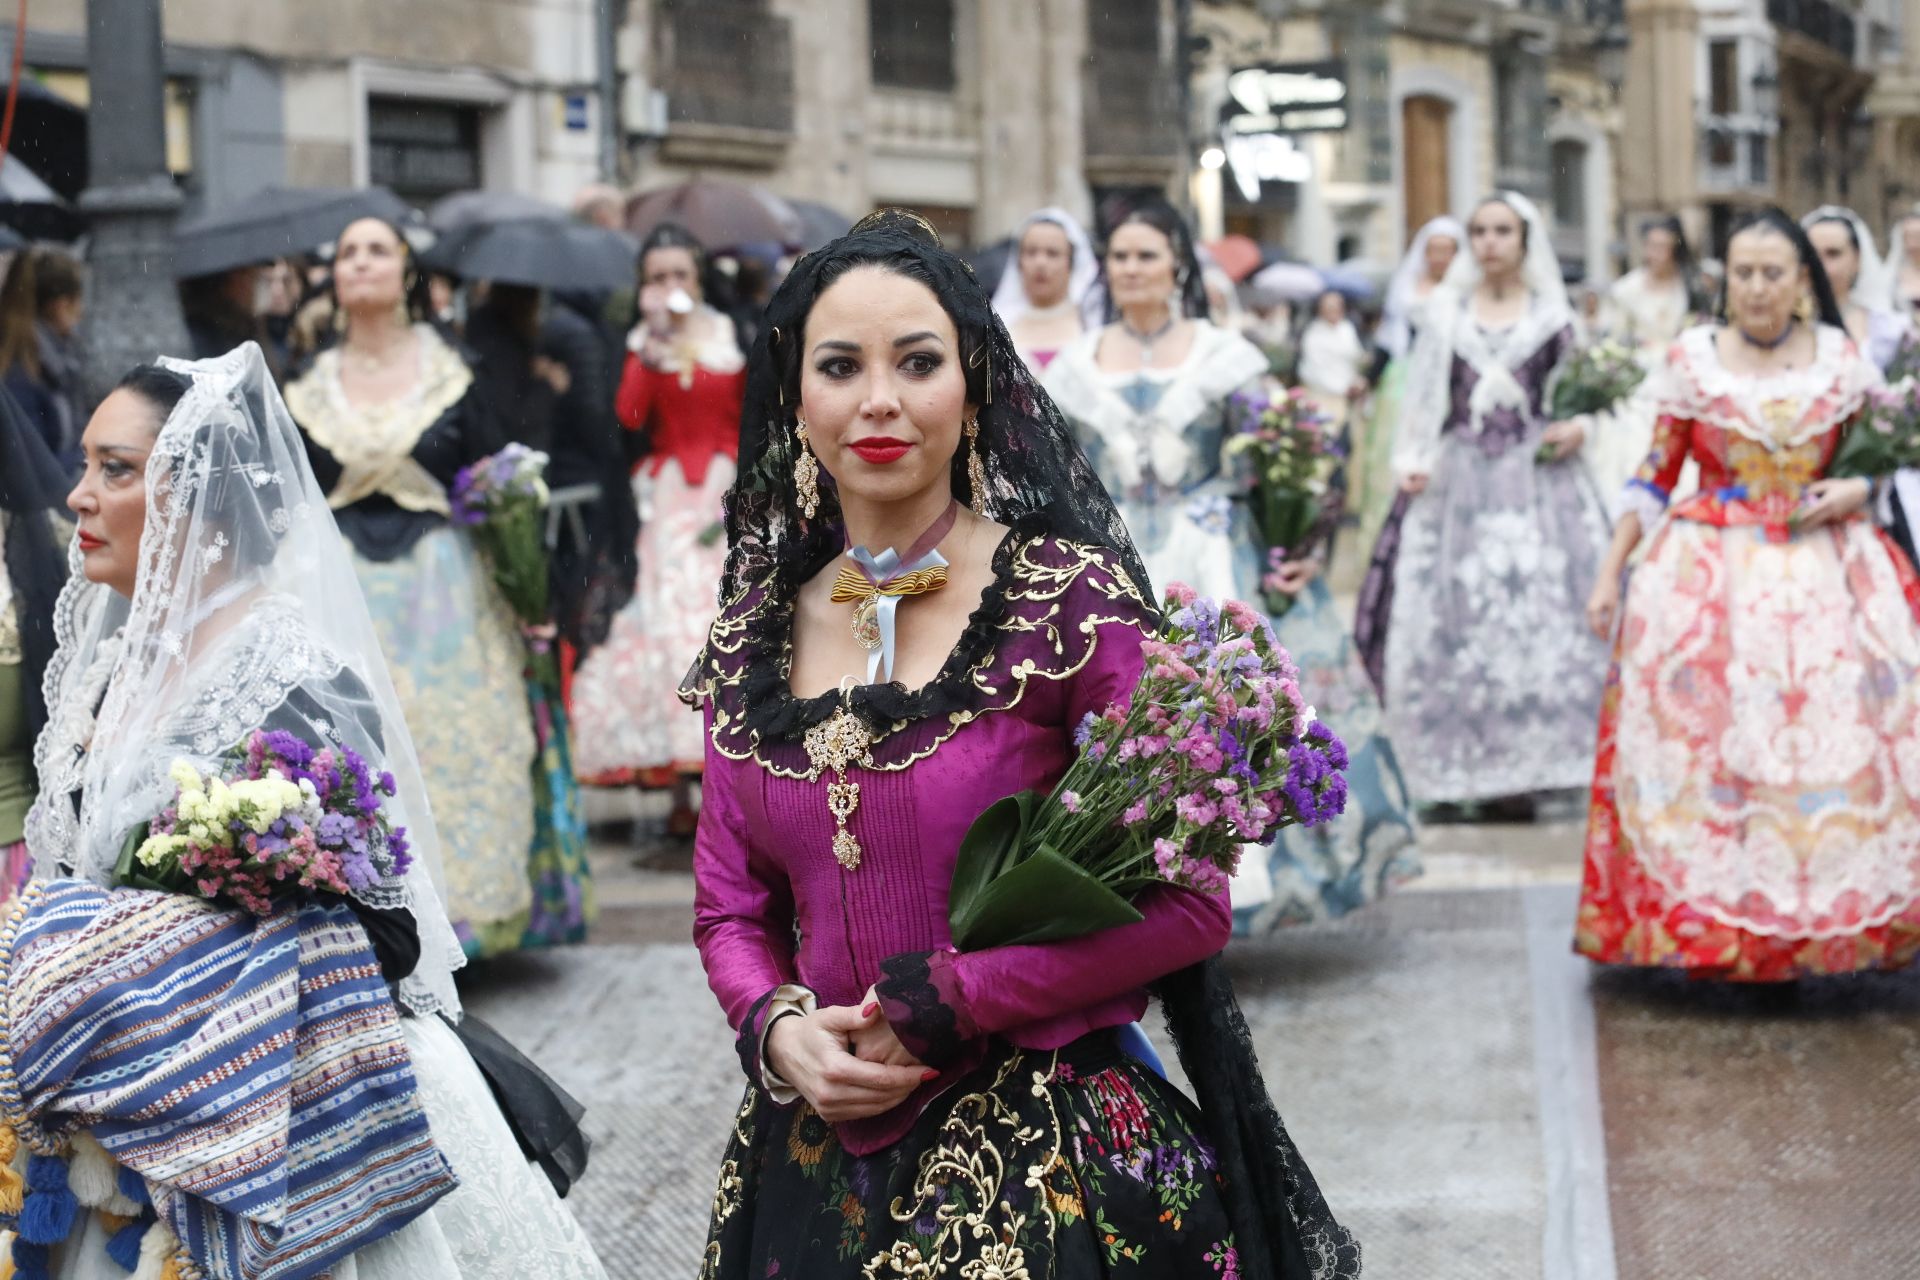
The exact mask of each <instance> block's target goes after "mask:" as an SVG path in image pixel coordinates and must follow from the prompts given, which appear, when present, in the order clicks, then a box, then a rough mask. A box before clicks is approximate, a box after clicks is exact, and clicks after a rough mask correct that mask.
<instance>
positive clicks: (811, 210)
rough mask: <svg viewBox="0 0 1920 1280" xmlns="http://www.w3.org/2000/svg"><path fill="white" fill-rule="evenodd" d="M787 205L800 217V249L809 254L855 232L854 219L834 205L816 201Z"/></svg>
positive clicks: (796, 202) (796, 201) (798, 201)
mask: <svg viewBox="0 0 1920 1280" xmlns="http://www.w3.org/2000/svg"><path fill="white" fill-rule="evenodd" d="M787 203H788V204H790V205H792V206H793V211H794V212H795V213H797V214H799V215H800V247H801V248H802V249H804V250H806V251H807V252H808V253H812V252H813V251H814V250H815V249H818V248H819V247H820V246H822V245H824V244H828V243H830V242H832V241H834V240H838V239H839V238H840V237H841V236H843V235H845V234H847V232H849V231H851V230H853V219H852V218H849V217H848V216H847V215H846V214H844V213H842V212H840V211H839V210H838V209H836V208H834V207H833V206H832V205H829V204H821V203H819V202H818V201H814V200H789V201H787Z"/></svg>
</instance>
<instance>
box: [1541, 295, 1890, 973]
mask: <svg viewBox="0 0 1920 1280" xmlns="http://www.w3.org/2000/svg"><path fill="white" fill-rule="evenodd" d="M1715 332H1716V331H1715V330H1714V329H1712V328H1697V329H1692V330H1689V331H1688V332H1687V333H1685V334H1683V335H1682V336H1681V338H1680V340H1679V341H1678V342H1676V343H1675V344H1674V346H1673V349H1672V351H1671V353H1670V355H1669V356H1668V362H1667V368H1666V371H1665V373H1664V374H1663V375H1662V378H1663V381H1664V386H1663V387H1662V388H1661V393H1660V401H1659V416H1658V420H1657V425H1656V427H1655V431H1654V442H1653V449H1652V452H1651V453H1650V454H1649V455H1648V457H1647V460H1646V463H1645V465H1643V466H1642V467H1641V469H1640V472H1639V474H1638V476H1637V477H1636V478H1635V479H1634V480H1633V481H1632V483H1631V485H1630V487H1629V501H1628V506H1629V507H1630V508H1633V509H1635V510H1636V512H1637V514H1639V515H1640V516H1641V519H1642V521H1643V523H1644V524H1646V526H1647V527H1649V528H1653V526H1654V521H1655V520H1656V519H1658V517H1659V515H1660V512H1661V511H1662V509H1664V508H1665V507H1666V503H1667V496H1668V494H1669V493H1670V491H1671V488H1672V486H1673V484H1674V482H1675V480H1676V479H1677V478H1678V476H1679V474H1680V468H1681V466H1682V464H1683V463H1684V462H1686V460H1687V459H1688V458H1690V457H1691V458H1692V459H1694V461H1695V462H1697V463H1698V465H1699V468H1700V490H1699V492H1697V493H1695V494H1694V495H1692V496H1691V497H1688V498H1686V499H1683V500H1682V501H1681V502H1679V503H1678V504H1677V505H1675V506H1674V508H1673V509H1672V511H1671V512H1669V513H1667V518H1666V520H1665V521H1664V523H1661V524H1660V525H1659V527H1658V528H1655V529H1654V531H1653V534H1652V537H1651V541H1650V544H1649V547H1648V551H1647V555H1646V558H1645V560H1644V562H1643V563H1642V564H1641V565H1640V566H1639V567H1638V568H1637V569H1635V570H1634V573H1633V578H1632V581H1631V584H1630V586H1629V589H1628V591H1627V593H1626V599H1625V605H1624V610H1623V617H1622V621H1621V626H1620V633H1619V637H1618V639H1617V641H1616V645H1615V649H1614V663H1613V669H1612V673H1611V676H1610V678H1609V680H1608V685H1607V693H1606V698H1605V701H1604V703H1603V705H1602V709H1601V713H1600V743H1599V753H1598V758H1597V760H1596V761H1595V767H1594V781H1593V807H1592V815H1591V819H1590V821H1589V824H1588V828H1587V847H1586V871H1585V876H1584V881H1583V885H1582V890H1581V901H1580V916H1579V925H1578V932H1577V936H1576V939H1575V948H1576V950H1578V951H1580V952H1582V953H1584V954H1585V955H1587V956H1590V957H1592V958H1593V959H1595V960H1601V961H1607V962H1611V963H1618V964H1634V965H1662V966H1671V967H1678V968H1684V969H1687V970H1689V971H1691V972H1693V973H1696V974H1698V975H1700V976H1703V977H1716V978H1726V979H1732V980H1736V981H1749V982H1778V981H1786V980H1790V979H1793V978H1798V977H1801V976H1804V975H1809V974H1832V973H1850V972H1854V971H1856V970H1863V969H1890V968H1897V967H1899V966H1902V965H1905V964H1907V963H1908V962H1909V961H1911V960H1912V959H1913V957H1914V955H1915V953H1916V952H1917V951H1920V622H1916V615H1920V580H1916V578H1915V575H1914V572H1913V570H1912V569H1911V567H1910V566H1908V565H1907V564H1906V563H1905V561H1904V560H1903V559H1902V558H1901V556H1900V555H1899V554H1898V553H1897V551H1896V550H1895V549H1894V547H1893V544H1892V543H1891V542H1890V541H1889V540H1888V539H1887V538H1886V536H1885V535H1884V534H1882V533H1880V532H1878V531H1876V530H1875V529H1874V528H1873V526H1872V525H1871V524H1870V523H1869V522H1868V521H1867V520H1866V519H1865V518H1864V517H1855V518H1853V519H1850V520H1846V521H1843V522H1840V523H1837V524H1830V525H1826V526H1822V527H1817V528H1811V529H1805V530H1797V529H1796V528H1795V527H1794V525H1793V516H1794V513H1795V511H1796V510H1797V509H1798V507H1799V505H1800V503H1801V501H1802V499H1803V497H1804V495H1805V493H1806V490H1807V487H1808V485H1810V484H1811V483H1813V482H1814V481H1816V480H1818V479H1820V478H1821V477H1822V476H1824V475H1825V474H1826V469H1827V466H1828V464H1829V462H1830V461H1831V459H1832V458H1833V455H1834V452H1835V449H1836V448H1837V446H1838V445H1839V443H1840V440H1841V438H1842V436H1843V435H1844V434H1845V432H1846V431H1847V429H1848V428H1849V426H1850V425H1851V424H1852V423H1853V422H1854V421H1855V419H1856V418H1857V416H1858V414H1859V411H1860V409H1861V406H1862V404H1863V402H1864V398H1865V393H1866V391H1867V390H1868V388H1869V387H1871V386H1872V385H1873V384H1874V383H1876V382H1877V381H1878V375H1877V373H1876V371H1875V370H1874V368H1873V366H1872V365H1871V364H1870V363H1869V362H1868V361H1867V360H1865V359H1864V358H1863V357H1862V356H1861V354H1860V353H1859V351H1858V349H1857V348H1856V347H1855V346H1854V343H1853V341H1852V340H1851V339H1850V338H1848V337H1847V336H1846V335H1845V334H1844V333H1842V332H1840V331H1838V330H1835V329H1828V328H1823V329H1821V330H1820V332H1819V346H1818V354H1817V358H1816V359H1815V360H1814V362H1813V364H1812V365H1811V366H1810V367H1808V368H1806V369H1799V370H1793V371H1790V372H1786V373H1782V374H1780V375H1777V376H1774V377H1769V378H1753V377H1750V376H1747V375H1736V374H1733V373H1730V372H1728V371H1727V369H1726V368H1725V367H1724V366H1723V365H1722V364H1721V363H1720V359H1719V355H1718V351H1717V349H1716V347H1715V345H1714V335H1715Z"/></svg>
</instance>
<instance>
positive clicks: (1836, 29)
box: [1767, 0, 1859, 62]
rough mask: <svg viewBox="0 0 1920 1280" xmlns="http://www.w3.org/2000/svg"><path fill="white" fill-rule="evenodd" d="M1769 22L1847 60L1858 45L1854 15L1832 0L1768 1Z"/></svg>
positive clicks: (1850, 59)
mask: <svg viewBox="0 0 1920 1280" xmlns="http://www.w3.org/2000/svg"><path fill="white" fill-rule="evenodd" d="M1767 21H1768V22H1771V23H1772V24H1773V25H1774V26H1776V27H1779V28H1781V29H1782V30H1785V31H1794V32H1798V33H1799V34H1800V35H1803V36H1806V37H1807V38H1808V39H1810V40H1812V41H1814V42H1815V43H1817V44H1822V45H1825V46H1826V47H1827V48H1829V49H1831V50H1833V51H1834V52H1835V53H1837V54H1839V55H1840V56H1841V57H1843V58H1845V59H1846V60H1847V61H1848V62H1852V61H1853V60H1854V56H1855V54H1856V52H1857V51H1858V48H1859V36H1858V27H1857V24H1856V23H1855V22H1854V19H1853V15H1851V14H1849V13H1847V12H1846V11H1845V10H1843V9H1841V8H1840V7H1839V6H1838V5H1836V4H1834V3H1833V0H1767Z"/></svg>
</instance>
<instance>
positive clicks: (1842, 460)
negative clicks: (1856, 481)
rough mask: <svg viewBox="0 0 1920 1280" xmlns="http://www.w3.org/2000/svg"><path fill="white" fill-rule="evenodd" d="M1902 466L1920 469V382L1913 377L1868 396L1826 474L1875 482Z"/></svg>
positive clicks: (1869, 393) (1874, 391)
mask: <svg viewBox="0 0 1920 1280" xmlns="http://www.w3.org/2000/svg"><path fill="white" fill-rule="evenodd" d="M1902 467H1920V382H1916V381H1915V380H1914V379H1912V378H1908V379H1905V380H1903V381H1901V382H1896V383H1894V384H1893V385H1892V386H1888V387H1881V388H1877V389H1876V390H1873V391H1871V392H1868V393H1867V404H1866V408H1864V409H1863V410H1861V412H1860V416H1859V417H1857V418H1855V419H1854V423H1853V426H1851V427H1850V428H1848V430H1847V434H1846V437H1845V438H1844V439H1843V440H1841V441H1840V447H1839V449H1837V450H1836V451H1835V452H1834V456H1833V462H1832V464H1831V465H1830V466H1829V467H1828V468H1827V474H1828V475H1830V476H1848V477H1864V478H1866V479H1873V478H1875V477H1878V476H1885V475H1892V474H1893V473H1894V472H1896V471H1898V470H1900V469H1901V468H1902Z"/></svg>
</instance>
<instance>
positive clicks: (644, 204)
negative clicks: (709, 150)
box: [627, 178, 801, 250]
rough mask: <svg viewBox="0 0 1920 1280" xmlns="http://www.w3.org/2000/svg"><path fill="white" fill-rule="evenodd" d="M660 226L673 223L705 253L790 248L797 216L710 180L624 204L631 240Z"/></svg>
mask: <svg viewBox="0 0 1920 1280" xmlns="http://www.w3.org/2000/svg"><path fill="white" fill-rule="evenodd" d="M663 222H677V223H679V224H680V225H681V226H683V227H685V228H686V229H687V230H688V231H690V232H692V233H693V238H694V239H696V240H698V241H699V242H700V243H701V244H703V245H705V246H706V247H707V248H708V249H711V250H719V249H731V248H733V247H734V246H735V245H742V244H758V243H762V242H765V241H768V240H773V241H777V242H778V243H780V244H793V243H795V242H796V241H798V240H799V238H800V234H801V225H800V215H799V214H797V213H795V212H794V209H793V206H792V205H790V204H788V203H787V202H786V201H785V200H782V199H781V198H780V197H779V196H777V195H775V194H773V192H771V191H769V190H767V189H766V188H765V187H758V186H753V185H751V184H749V183H740V182H721V181H719V180H718V179H715V178H694V179H692V180H691V181H688V182H682V183H680V184H678V185H676V186H671V187H662V188H660V189H659V190H657V191H647V192H643V193H642V194H640V195H637V196H635V197H634V198H633V200H632V201H631V202H630V203H629V204H628V205H627V230H629V231H631V232H632V233H633V234H634V235H636V236H645V235H646V234H647V233H648V232H649V231H652V230H653V229H654V228H655V227H657V226H659V225H660V224H661V223H663Z"/></svg>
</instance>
